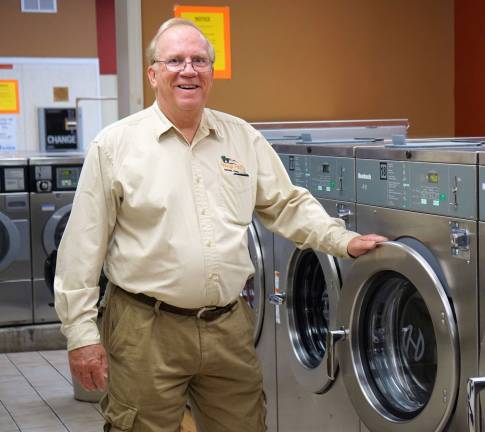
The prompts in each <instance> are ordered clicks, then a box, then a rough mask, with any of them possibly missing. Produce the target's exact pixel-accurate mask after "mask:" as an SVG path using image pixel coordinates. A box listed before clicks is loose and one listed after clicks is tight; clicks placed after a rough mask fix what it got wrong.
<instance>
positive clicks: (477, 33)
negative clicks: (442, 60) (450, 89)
mask: <svg viewBox="0 0 485 432" xmlns="http://www.w3.org/2000/svg"><path fill="white" fill-rule="evenodd" d="M484 28H485V2H484V1H483V0H469V1H462V0H456V2H455V44H456V54H455V55H456V62H455V75H456V81H455V109H456V117H455V130H456V135H457V136H478V135H480V136H485V32H484Z"/></svg>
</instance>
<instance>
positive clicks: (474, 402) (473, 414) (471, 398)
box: [466, 377, 485, 432]
mask: <svg viewBox="0 0 485 432" xmlns="http://www.w3.org/2000/svg"><path fill="white" fill-rule="evenodd" d="M484 388H485V377H479V378H469V379H468V384H467V388H466V391H467V403H468V430H469V432H481V430H482V422H481V416H480V401H479V398H478V395H479V393H480V392H481V391H482V390H483V389H484Z"/></svg>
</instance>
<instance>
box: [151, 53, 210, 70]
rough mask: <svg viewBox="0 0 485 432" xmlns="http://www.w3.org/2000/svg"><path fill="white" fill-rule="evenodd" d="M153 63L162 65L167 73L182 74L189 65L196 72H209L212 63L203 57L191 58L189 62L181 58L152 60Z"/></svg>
mask: <svg viewBox="0 0 485 432" xmlns="http://www.w3.org/2000/svg"><path fill="white" fill-rule="evenodd" d="M153 63H163V64H164V65H165V68H166V69H167V70H168V71H169V72H182V71H183V70H185V67H186V66H187V64H191V65H192V68H193V69H194V70H195V71H196V72H209V71H210V70H211V69H212V61H210V60H209V59H208V58H205V57H192V58H191V59H190V61H187V60H183V59H181V58H177V57H174V58H171V59H168V60H155V59H154V60H153Z"/></svg>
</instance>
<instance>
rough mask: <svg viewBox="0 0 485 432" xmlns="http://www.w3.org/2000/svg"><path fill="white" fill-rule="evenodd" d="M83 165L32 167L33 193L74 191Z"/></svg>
mask: <svg viewBox="0 0 485 432" xmlns="http://www.w3.org/2000/svg"><path fill="white" fill-rule="evenodd" d="M81 167H82V165H79V164H76V165H35V166H32V167H31V168H32V171H33V172H32V186H33V189H32V190H33V191H35V192H38V193H47V192H53V191H74V190H76V188H77V185H78V182H79V177H80V175H81Z"/></svg>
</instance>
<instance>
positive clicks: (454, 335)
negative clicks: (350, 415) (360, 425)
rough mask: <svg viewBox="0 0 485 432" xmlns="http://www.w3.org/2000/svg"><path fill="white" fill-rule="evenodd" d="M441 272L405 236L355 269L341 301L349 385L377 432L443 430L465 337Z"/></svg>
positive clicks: (342, 345)
mask: <svg viewBox="0 0 485 432" xmlns="http://www.w3.org/2000/svg"><path fill="white" fill-rule="evenodd" d="M442 279H443V277H442V276H438V274H437V273H436V271H435V269H434V268H433V267H432V266H431V265H430V263H429V262H428V261H427V259H426V258H425V257H423V256H422V255H421V254H420V253H419V252H418V251H416V250H415V249H413V248H412V247H409V246H407V245H406V244H405V243H401V242H399V241H396V242H389V243H386V244H384V245H381V246H379V247H378V248H377V249H376V250H375V251H374V252H371V253H369V254H368V255H366V256H364V257H362V258H360V259H359V260H357V262H356V263H355V264H354V266H353V267H352V269H351V271H350V273H349V277H348V282H347V283H346V285H345V289H344V291H343V294H342V298H341V302H340V306H339V319H338V325H337V328H342V329H344V331H345V333H346V334H345V341H343V342H341V343H339V344H338V345H337V346H338V355H339V359H340V365H341V367H342V369H343V370H344V374H343V376H344V380H345V384H346V388H347V390H348V392H349V395H350V397H351V399H352V402H353V404H354V406H355V407H356V409H357V410H358V412H359V415H360V417H361V419H362V420H363V421H364V423H365V424H366V425H367V426H368V427H369V429H370V430H372V431H391V430H392V431H396V432H399V431H406V432H410V431H438V430H443V428H444V426H445V425H446V424H447V423H448V421H449V418H450V415H451V412H452V410H453V408H454V406H455V402H456V394H457V392H458V384H459V374H457V373H456V371H458V370H459V342H458V331H457V328H456V323H455V319H454V316H453V310H452V306H451V304H450V302H449V300H448V296H447V294H446V291H445V288H444V287H443V285H442V282H441V280H442Z"/></svg>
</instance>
